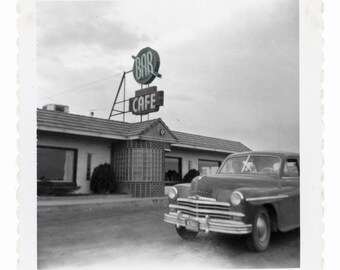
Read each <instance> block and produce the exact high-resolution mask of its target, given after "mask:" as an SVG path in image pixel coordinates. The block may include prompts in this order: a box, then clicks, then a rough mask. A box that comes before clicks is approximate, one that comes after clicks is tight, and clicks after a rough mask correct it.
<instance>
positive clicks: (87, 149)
mask: <svg viewBox="0 0 340 270" xmlns="http://www.w3.org/2000/svg"><path fill="white" fill-rule="evenodd" d="M37 144H38V146H51V147H61V148H63V147H64V148H74V149H77V150H78V151H77V152H78V156H77V174H76V182H77V185H78V186H80V187H81V188H80V189H79V190H77V193H90V192H91V191H90V181H89V180H87V179H86V172H87V155H88V153H91V154H92V157H91V174H90V175H92V172H93V169H94V168H96V167H97V166H98V165H100V164H103V163H110V162H111V141H109V140H101V139H98V138H95V139H93V138H88V137H80V136H71V135H59V134H46V133H38V143H37Z"/></svg>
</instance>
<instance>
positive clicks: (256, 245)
mask: <svg viewBox="0 0 340 270" xmlns="http://www.w3.org/2000/svg"><path fill="white" fill-rule="evenodd" d="M270 235H271V227H270V217H269V214H268V211H267V210H266V208H264V207H261V208H260V209H258V211H257V212H256V215H255V217H254V221H253V232H252V233H251V234H250V235H248V237H247V244H248V247H249V249H250V250H252V251H257V252H259V251H264V250H266V249H267V248H268V246H269V242H270Z"/></svg>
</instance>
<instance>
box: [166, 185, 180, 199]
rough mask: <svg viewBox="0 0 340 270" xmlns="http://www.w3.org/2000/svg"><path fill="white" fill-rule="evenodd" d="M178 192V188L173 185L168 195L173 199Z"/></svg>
mask: <svg viewBox="0 0 340 270" xmlns="http://www.w3.org/2000/svg"><path fill="white" fill-rule="evenodd" d="M177 194H178V191H177V188H175V187H171V188H170V190H169V195H168V196H169V198H170V199H172V200H173V199H175V198H176V197H177Z"/></svg>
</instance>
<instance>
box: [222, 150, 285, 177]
mask: <svg viewBox="0 0 340 270" xmlns="http://www.w3.org/2000/svg"><path fill="white" fill-rule="evenodd" d="M279 171H280V158H278V157H274V156H253V155H247V156H240V157H232V158H229V159H227V161H226V162H224V163H223V165H222V166H221V168H220V169H219V171H218V174H270V175H278V174H279Z"/></svg>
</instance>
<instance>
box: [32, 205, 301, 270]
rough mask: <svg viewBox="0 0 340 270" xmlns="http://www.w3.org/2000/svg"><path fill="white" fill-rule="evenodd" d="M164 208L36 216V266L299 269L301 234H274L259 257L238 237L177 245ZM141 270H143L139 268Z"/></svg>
mask: <svg viewBox="0 0 340 270" xmlns="http://www.w3.org/2000/svg"><path fill="white" fill-rule="evenodd" d="M164 212H166V208H164V207H149V208H139V209H133V210H132V209H111V210H109V209H106V210H98V209H97V210H95V211H87V212H84V211H82V212H80V211H78V212H74V211H72V212H67V211H63V212H60V211H59V212H52V213H50V212H42V213H39V214H38V267H39V268H40V269H41V268H44V269H45V268H53V269H77V268H82V269H107V268H110V269H116V268H118V267H122V266H123V267H139V268H141V269H144V268H146V267H150V266H155V265H157V266H158V265H159V266H162V267H164V266H166V268H170V267H171V266H176V267H178V266H180V268H184V267H190V269H191V268H192V267H196V268H204V267H205V268H207V267H208V268H268V267H269V268H272V267H273V268H280V267H285V268H289V267H298V266H299V260H300V255H299V254H300V234H299V231H292V232H289V233H285V234H282V233H276V234H273V236H272V242H271V245H270V248H269V249H268V250H267V251H265V252H262V253H252V252H250V251H248V250H247V248H246V245H245V241H244V239H243V238H242V237H238V236H228V235H223V234H217V233H209V234H205V233H201V234H199V236H198V237H197V240H195V241H193V242H187V241H184V240H181V239H180V238H179V237H178V236H177V234H176V232H175V229H174V227H173V226H172V225H169V224H165V223H164V222H163V214H164ZM142 266H143V267H142Z"/></svg>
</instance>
